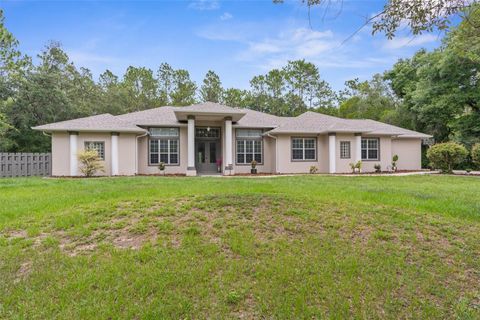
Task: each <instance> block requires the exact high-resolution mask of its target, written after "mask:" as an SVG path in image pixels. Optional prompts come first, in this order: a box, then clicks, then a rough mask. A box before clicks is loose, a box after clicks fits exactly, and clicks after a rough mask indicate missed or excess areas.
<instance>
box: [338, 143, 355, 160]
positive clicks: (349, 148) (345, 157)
mask: <svg viewBox="0 0 480 320" xmlns="http://www.w3.org/2000/svg"><path fill="white" fill-rule="evenodd" d="M345 144H346V145H348V148H347V149H345V150H344V149H343V148H342V145H345ZM351 145H352V144H351V143H350V141H340V159H351V158H352V149H351ZM343 151H347V155H344V153H343Z"/></svg>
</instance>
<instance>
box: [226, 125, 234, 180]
mask: <svg viewBox="0 0 480 320" xmlns="http://www.w3.org/2000/svg"><path fill="white" fill-rule="evenodd" d="M232 136H233V135H232V118H231V117H226V118H225V172H224V174H225V175H233V174H235V172H234V170H233V160H232V159H233V156H232V152H233V150H232Z"/></svg>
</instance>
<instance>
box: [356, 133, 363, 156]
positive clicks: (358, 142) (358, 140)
mask: <svg viewBox="0 0 480 320" xmlns="http://www.w3.org/2000/svg"><path fill="white" fill-rule="evenodd" d="M358 161H362V134H361V133H355V162H358Z"/></svg>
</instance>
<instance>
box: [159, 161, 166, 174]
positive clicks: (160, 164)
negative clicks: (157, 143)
mask: <svg viewBox="0 0 480 320" xmlns="http://www.w3.org/2000/svg"><path fill="white" fill-rule="evenodd" d="M158 170H160V172H161V173H165V162H160V163H159V164H158Z"/></svg>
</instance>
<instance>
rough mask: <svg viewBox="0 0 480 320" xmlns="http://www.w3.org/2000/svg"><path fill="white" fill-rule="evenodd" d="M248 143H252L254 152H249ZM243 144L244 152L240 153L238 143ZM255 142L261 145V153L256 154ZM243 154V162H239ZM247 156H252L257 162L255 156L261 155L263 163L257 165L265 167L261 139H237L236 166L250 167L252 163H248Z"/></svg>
mask: <svg viewBox="0 0 480 320" xmlns="http://www.w3.org/2000/svg"><path fill="white" fill-rule="evenodd" d="M246 141H252V142H253V144H252V152H247V144H246ZM239 142H243V143H244V145H243V152H238V143H239ZM255 142H257V143H260V153H258V152H255ZM239 154H243V162H239V161H238V155H239ZM247 154H251V155H252V159H253V160H255V155H256V154H260V157H261V158H262V161H261V162H257V165H263V139H261V138H260V139H259V138H250V139H249V138H238V139H236V145H235V164H236V165H240V166H241V165H250V164H251V162H247Z"/></svg>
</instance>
